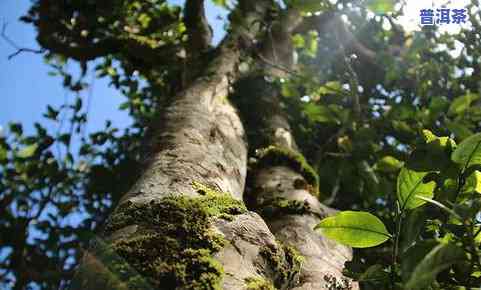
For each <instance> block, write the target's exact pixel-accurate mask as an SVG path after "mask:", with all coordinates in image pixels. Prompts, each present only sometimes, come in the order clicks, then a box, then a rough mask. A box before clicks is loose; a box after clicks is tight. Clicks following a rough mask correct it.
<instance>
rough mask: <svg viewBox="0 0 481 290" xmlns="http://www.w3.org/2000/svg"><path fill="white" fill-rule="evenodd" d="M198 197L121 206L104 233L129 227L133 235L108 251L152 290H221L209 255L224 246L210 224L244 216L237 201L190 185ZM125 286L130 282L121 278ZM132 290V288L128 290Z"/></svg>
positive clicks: (215, 265)
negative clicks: (216, 219) (131, 269)
mask: <svg viewBox="0 0 481 290" xmlns="http://www.w3.org/2000/svg"><path fill="white" fill-rule="evenodd" d="M194 188H195V189H197V190H198V192H199V193H200V194H202V195H201V196H200V197H194V198H192V197H186V196H168V197H165V198H163V199H160V200H154V201H152V202H150V203H148V204H141V205H138V204H134V203H131V202H126V203H124V204H122V205H121V206H120V207H119V208H118V209H117V210H116V212H115V213H114V214H113V215H112V216H111V218H110V221H109V223H108V226H107V228H106V232H107V233H112V232H114V231H116V230H118V229H122V228H124V227H126V226H129V225H136V226H137V231H136V232H135V233H134V234H132V235H131V236H129V237H127V238H120V239H117V240H115V241H114V242H113V243H112V244H111V247H112V249H113V250H114V251H115V252H116V253H117V254H118V255H119V256H120V257H121V258H122V259H123V260H125V261H126V263H127V264H128V265H129V266H131V267H133V268H134V269H135V270H136V271H137V272H138V273H140V275H141V276H143V277H144V278H145V279H146V281H147V282H148V283H149V284H150V285H151V286H152V288H154V289H220V287H221V283H222V277H223V269H222V266H221V265H220V264H219V262H218V261H216V260H215V259H214V258H213V257H212V255H213V254H214V253H216V252H218V251H219V250H220V249H221V248H222V247H223V246H224V244H225V241H224V239H223V238H222V236H221V235H219V234H217V233H214V232H213V231H212V230H211V226H210V225H211V221H212V219H213V218H224V219H232V218H233V215H237V214H241V213H245V212H246V208H245V207H244V205H243V203H242V202H241V201H238V200H236V199H233V198H232V197H231V196H230V195H228V194H225V193H220V192H216V191H215V190H212V189H209V188H208V187H206V186H203V185H201V184H198V183H196V184H194ZM125 278H126V279H127V280H130V279H131V278H135V276H134V277H125ZM132 289H136V288H132Z"/></svg>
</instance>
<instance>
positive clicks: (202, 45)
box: [184, 0, 212, 54]
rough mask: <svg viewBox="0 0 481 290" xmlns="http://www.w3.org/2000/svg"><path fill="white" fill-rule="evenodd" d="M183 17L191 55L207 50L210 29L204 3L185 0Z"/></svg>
mask: <svg viewBox="0 0 481 290" xmlns="http://www.w3.org/2000/svg"><path fill="white" fill-rule="evenodd" d="M184 15H185V16H184V23H185V26H186V28H187V35H188V36H189V40H188V44H189V48H190V50H191V53H194V54H197V53H199V52H201V51H204V50H206V49H208V48H209V46H210V44H211V41H212V29H211V27H210V26H209V23H208V21H207V18H206V16H205V9H204V1H203V0H187V2H186V3H185V7H184Z"/></svg>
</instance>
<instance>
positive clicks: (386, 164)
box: [374, 155, 404, 173]
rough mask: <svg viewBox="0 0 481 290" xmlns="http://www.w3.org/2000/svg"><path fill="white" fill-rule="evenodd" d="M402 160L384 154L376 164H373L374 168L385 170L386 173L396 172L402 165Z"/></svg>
mask: <svg viewBox="0 0 481 290" xmlns="http://www.w3.org/2000/svg"><path fill="white" fill-rule="evenodd" d="M403 164H404V162H402V161H399V160H397V159H396V158H394V157H392V156H389V155H388V156H384V157H383V158H381V159H380V160H379V161H378V162H376V164H375V165H374V169H376V170H378V171H381V172H386V173H393V172H397V171H398V170H399V169H401V168H402V167H403Z"/></svg>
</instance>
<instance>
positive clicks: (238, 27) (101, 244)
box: [71, 0, 356, 289]
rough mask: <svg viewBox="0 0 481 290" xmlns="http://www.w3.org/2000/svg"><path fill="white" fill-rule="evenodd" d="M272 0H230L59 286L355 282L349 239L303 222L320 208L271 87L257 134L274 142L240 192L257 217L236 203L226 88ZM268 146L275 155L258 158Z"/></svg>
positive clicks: (242, 173)
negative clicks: (133, 178) (211, 41)
mask: <svg viewBox="0 0 481 290" xmlns="http://www.w3.org/2000/svg"><path fill="white" fill-rule="evenodd" d="M191 4H192V2H191ZM272 5H274V4H273V2H271V1H267V0H266V1H242V2H241V3H240V4H239V5H238V6H239V7H238V8H237V9H236V10H234V12H233V15H234V16H236V17H235V19H236V21H239V19H242V22H237V23H233V24H232V25H235V26H234V27H233V29H232V31H231V32H230V34H229V35H228V36H227V37H226V39H225V40H224V41H223V42H222V43H221V45H220V47H219V48H218V49H217V52H216V54H215V56H214V58H213V59H212V61H211V62H210V63H209V65H208V66H207V67H206V68H205V70H204V71H203V72H202V73H201V74H200V76H198V77H197V78H196V79H195V80H194V81H193V82H192V83H191V84H188V85H187V87H186V89H185V90H184V91H182V92H181V93H179V94H178V95H177V96H175V97H174V98H173V99H172V102H171V104H170V105H169V106H168V107H167V108H166V110H165V112H164V115H163V118H162V120H160V121H159V122H160V125H158V128H157V129H156V131H155V133H154V134H153V136H155V137H154V139H153V141H152V144H151V145H150V148H151V155H150V158H149V160H148V162H147V163H146V165H145V170H144V172H143V174H142V175H141V177H140V179H139V180H138V181H137V182H136V184H135V185H134V186H133V187H132V188H131V190H129V192H128V193H126V194H125V196H124V197H123V198H122V199H121V201H120V203H119V205H118V206H117V207H116V209H115V211H114V212H113V213H112V215H111V216H110V218H109V220H108V221H107V223H106V225H105V230H104V233H103V235H102V238H101V239H97V240H96V241H94V242H93V244H92V247H91V249H90V250H89V251H88V252H87V253H86V254H85V255H84V258H83V260H82V262H81V265H80V267H79V270H78V273H77V275H76V277H75V279H74V281H73V282H72V288H71V289H173V288H179V289H274V288H276V289H354V288H356V285H353V284H351V282H350V281H348V280H347V279H345V278H344V277H343V276H342V274H341V270H342V268H343V263H344V261H346V260H348V259H350V257H351V251H350V249H349V248H347V247H343V246H339V245H337V244H335V243H333V242H331V241H328V240H326V239H325V238H323V237H320V236H319V235H318V234H317V233H315V232H314V231H313V227H314V226H315V225H316V224H317V223H318V222H319V220H320V218H322V217H324V216H326V215H327V214H329V213H331V212H332V210H331V209H329V208H327V207H325V206H323V205H322V204H320V203H319V201H318V200H317V198H316V194H317V189H316V187H317V183H316V179H315V173H313V171H312V169H311V168H310V167H308V166H307V163H305V160H303V157H302V156H301V155H300V154H299V153H298V151H297V150H298V149H297V146H296V144H295V140H294V138H293V137H292V134H291V130H290V128H289V126H288V123H287V121H286V119H285V117H284V116H283V115H282V110H281V109H280V108H279V104H278V102H279V100H278V97H277V95H276V90H271V92H272V93H269V94H265V95H262V96H261V97H262V101H261V102H263V105H268V106H270V108H272V110H273V111H275V113H273V114H270V115H269V116H268V117H267V121H266V122H265V123H264V124H265V125H266V128H267V132H268V133H266V134H265V136H264V137H267V138H268V139H270V140H271V141H272V142H270V143H268V144H267V143H266V144H265V145H274V146H275V147H269V148H270V149H267V150H266V151H264V153H263V155H262V156H261V160H262V161H263V162H264V163H262V162H260V163H259V165H258V167H257V169H256V171H255V173H254V181H253V184H254V186H255V188H256V190H255V191H253V192H251V194H250V195H249V200H250V202H249V204H250V205H251V206H252V208H254V209H256V210H257V211H258V212H260V213H261V214H262V215H263V216H264V217H265V220H264V219H263V218H261V216H260V215H259V214H257V213H255V212H253V211H249V210H247V209H246V208H245V206H244V202H243V198H244V196H243V193H244V185H245V184H244V183H245V180H246V172H247V167H246V165H247V144H246V137H245V133H244V128H243V124H242V122H241V120H240V119H239V116H238V114H237V112H236V110H235V109H234V107H233V106H232V105H231V104H230V102H229V101H228V99H227V96H228V95H229V93H230V91H229V89H230V87H231V84H232V83H233V82H235V81H236V80H237V79H238V76H239V75H238V72H237V65H238V63H239V61H240V58H241V49H245V40H246V39H247V40H252V39H258V37H259V35H261V34H262V33H263V32H264V30H263V29H264V26H263V25H262V23H264V22H265V21H267V20H266V19H268V17H270V16H271V15H270V13H271V10H270V9H269V8H270V7H272ZM288 23H291V22H288ZM289 31H291V29H290V28H289V29H286V30H283V31H282V33H281V34H280V35H281V36H283V37H284V38H286V37H287V38H288V37H289V36H288V35H286V32H289ZM270 39H272V38H270ZM248 43H250V42H249V41H248ZM253 43H254V42H253ZM266 43H268V42H266ZM284 43H285V42H284ZM241 44H242V45H241ZM204 46H205V44H204ZM270 46H271V47H274V46H275V43H271V44H270ZM250 48H251V47H249V49H250ZM271 52H272V51H271ZM270 55H273V54H270ZM274 55H275V54H274ZM271 60H272V61H275V62H277V61H278V59H277V56H276V58H272V57H271ZM263 85H264V84H263ZM266 87H267V88H270V87H269V86H266ZM249 97H250V98H252V97H255V96H249ZM279 148H282V150H283V151H282V150H281V151H282V152H283V153H287V155H286V154H284V155H282V156H281V159H282V158H284V159H282V160H281V162H280V163H276V162H270V161H272V160H270V161H269V158H270V157H272V156H274V155H272V153H274V154H277V153H279V152H278V150H277V149H279ZM271 149H272V150H271ZM271 155H272V156H271ZM269 156H270V157H269ZM285 157H287V158H285ZM275 158H277V157H276V156H274V159H275ZM275 160H277V159H275ZM278 201H282V202H287V205H288V206H287V207H288V208H287V210H288V211H292V210H293V212H288V213H287V214H282V215H276V214H277V213H285V212H284V211H283V210H285V209H283V208H282V206H278V204H277V202H278ZM298 207H299V208H300V209H299V208H298ZM267 208H271V209H272V211H273V212H272V213H270V214H271V215H269V214H267V213H266V209H267ZM279 210H280V211H279ZM274 217H275V218H274ZM265 221H266V222H267V224H266V222H265Z"/></svg>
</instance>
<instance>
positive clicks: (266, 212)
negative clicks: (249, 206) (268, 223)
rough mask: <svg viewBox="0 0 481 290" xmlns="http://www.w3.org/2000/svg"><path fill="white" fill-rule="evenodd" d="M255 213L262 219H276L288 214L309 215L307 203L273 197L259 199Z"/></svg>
mask: <svg viewBox="0 0 481 290" xmlns="http://www.w3.org/2000/svg"><path fill="white" fill-rule="evenodd" d="M255 211H256V212H258V213H259V214H260V215H261V216H263V217H264V218H269V219H272V218H276V217H279V216H284V215H288V214H298V215H302V214H307V213H310V212H311V210H310V207H309V203H308V202H307V201H304V202H302V201H299V200H290V199H286V198H282V197H274V198H269V199H261V198H259V199H258V201H257V204H256V205H255Z"/></svg>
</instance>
